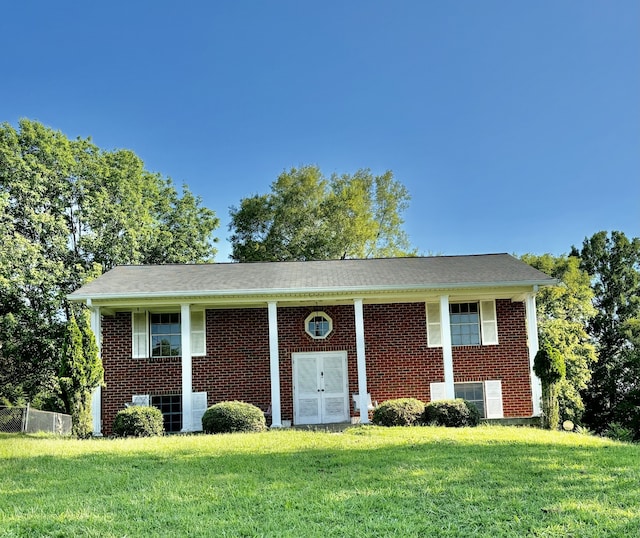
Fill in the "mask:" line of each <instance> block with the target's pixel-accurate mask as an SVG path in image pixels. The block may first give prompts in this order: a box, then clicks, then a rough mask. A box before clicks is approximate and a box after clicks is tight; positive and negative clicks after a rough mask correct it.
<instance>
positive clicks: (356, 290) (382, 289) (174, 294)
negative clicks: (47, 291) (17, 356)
mask: <svg viewBox="0 0 640 538" xmlns="http://www.w3.org/2000/svg"><path fill="white" fill-rule="evenodd" d="M558 283H559V280H557V279H555V278H554V279H549V280H542V281H541V280H530V281H522V280H520V281H511V282H465V283H462V282H458V283H450V284H438V285H427V286H415V287H407V286H373V287H372V286H353V287H329V288H257V289H246V290H233V289H227V290H173V291H153V292H128V293H111V294H100V293H98V294H91V295H89V294H75V293H72V294H70V295H67V299H68V300H70V301H72V302H88V304H91V301H92V300H104V301H109V300H119V299H171V298H176V299H177V298H184V297H187V296H197V297H212V298H214V297H225V296H234V297H252V296H254V297H261V296H265V295H269V296H273V295H280V296H287V295H296V294H297V295H299V294H322V293H326V294H351V295H358V294H361V293H366V294H372V293H389V292H408V293H411V292H416V291H437V290H456V289H471V288H476V289H477V288H480V289H482V288H513V287H532V288H533V291H534V292H535V291H537V290H538V287H539V286H554V285H557V284H558Z"/></svg>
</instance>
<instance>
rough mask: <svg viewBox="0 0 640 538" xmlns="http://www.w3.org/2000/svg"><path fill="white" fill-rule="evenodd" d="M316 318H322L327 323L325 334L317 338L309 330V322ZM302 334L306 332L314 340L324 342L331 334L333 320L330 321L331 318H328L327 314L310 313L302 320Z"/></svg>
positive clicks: (320, 311)
mask: <svg viewBox="0 0 640 538" xmlns="http://www.w3.org/2000/svg"><path fill="white" fill-rule="evenodd" d="M316 317H321V318H324V319H325V320H326V321H327V322H328V323H329V329H328V330H327V332H326V334H323V335H320V336H318V335H316V334H313V333H312V332H311V331H310V330H309V322H310V321H311V320H312V319H313V318H316ZM304 332H306V333H307V334H308V335H309V336H310V337H311V338H313V339H314V340H324V339H326V338H327V337H328V336H329V335H330V334H331V333H332V332H333V320H332V319H331V316H329V314H327V313H326V312H324V311H322V310H316V311H315V312H311V314H309V315H308V316H307V317H306V318H305V320H304Z"/></svg>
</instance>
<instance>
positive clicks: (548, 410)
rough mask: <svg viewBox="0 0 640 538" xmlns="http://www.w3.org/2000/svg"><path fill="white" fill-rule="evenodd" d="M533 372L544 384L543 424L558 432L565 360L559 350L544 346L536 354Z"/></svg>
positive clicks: (547, 345)
mask: <svg viewBox="0 0 640 538" xmlns="http://www.w3.org/2000/svg"><path fill="white" fill-rule="evenodd" d="M533 371H534V372H535V374H536V375H537V376H538V377H539V378H540V381H541V382H542V424H543V427H545V428H547V429H549V430H557V429H558V424H559V423H560V408H559V406H558V383H559V382H560V381H561V380H562V379H563V378H564V376H565V373H566V368H565V364H564V359H563V358H562V355H561V354H560V352H559V351H558V350H557V349H554V348H553V347H551V346H550V345H549V344H544V345H543V346H542V347H541V348H540V349H539V350H538V352H537V353H536V356H535V358H534V362H533Z"/></svg>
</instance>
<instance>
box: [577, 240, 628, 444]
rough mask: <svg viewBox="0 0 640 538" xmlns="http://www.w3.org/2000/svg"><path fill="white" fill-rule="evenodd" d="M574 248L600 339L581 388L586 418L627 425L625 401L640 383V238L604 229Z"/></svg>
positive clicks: (601, 425) (599, 427)
mask: <svg viewBox="0 0 640 538" xmlns="http://www.w3.org/2000/svg"><path fill="white" fill-rule="evenodd" d="M572 254H573V255H575V256H579V258H580V267H581V268H582V269H583V270H585V271H586V272H587V273H588V274H589V275H590V276H591V285H592V288H593V291H594V295H595V297H594V306H595V308H596V310H597V313H596V315H595V316H594V317H593V318H592V319H591V321H590V323H589V333H590V334H591V336H592V337H593V338H594V339H595V341H596V349H597V353H598V362H597V363H596V365H595V366H594V369H593V372H592V376H591V381H590V383H589V385H588V387H587V388H586V389H585V390H584V391H583V399H584V402H585V408H586V409H585V415H584V420H585V422H586V423H587V424H588V425H589V426H590V427H592V428H594V429H595V430H596V431H603V430H605V429H606V427H607V425H608V424H611V423H612V422H618V423H620V424H622V425H623V426H627V425H629V423H630V422H631V421H632V417H631V416H629V415H628V413H626V412H625V408H626V406H625V405H624V404H625V402H628V401H629V398H630V397H632V395H633V394H634V393H637V392H638V390H639V389H640V377H638V376H637V375H635V374H636V373H637V369H636V365H635V358H636V357H637V355H636V353H635V351H634V349H636V348H635V345H637V341H636V340H634V337H633V334H634V333H633V328H634V327H635V326H636V324H637V323H638V320H639V319H640V238H637V237H636V238H633V239H628V238H627V237H626V235H625V234H624V233H623V232H619V231H613V232H611V233H610V234H609V233H607V232H605V231H602V232H598V233H596V234H594V235H593V236H592V237H590V238H585V240H584V242H583V244H582V248H581V249H577V248H575V247H574V248H573V250H572Z"/></svg>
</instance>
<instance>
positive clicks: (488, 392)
mask: <svg viewBox="0 0 640 538" xmlns="http://www.w3.org/2000/svg"><path fill="white" fill-rule="evenodd" d="M430 391H431V401H432V402H435V401H438V400H446V399H448V398H450V396H448V395H447V387H446V383H442V382H437V383H431V384H430ZM453 391H454V397H455V398H463V399H465V400H468V401H470V402H473V403H474V404H476V406H477V407H478V410H479V411H480V416H482V418H504V408H503V406H502V381H501V380H500V379H492V380H487V381H474V382H464V383H454V386H453Z"/></svg>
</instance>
